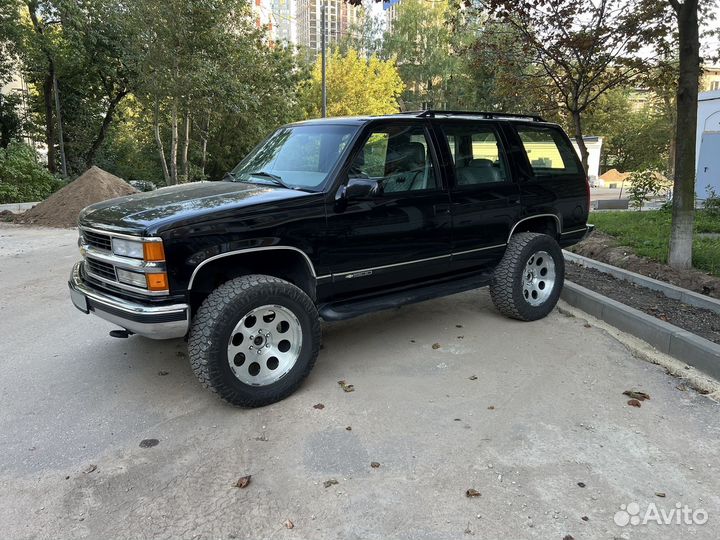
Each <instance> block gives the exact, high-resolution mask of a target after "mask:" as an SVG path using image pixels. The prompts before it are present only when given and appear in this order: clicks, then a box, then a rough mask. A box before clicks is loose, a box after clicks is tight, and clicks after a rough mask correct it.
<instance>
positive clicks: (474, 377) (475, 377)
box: [468, 375, 477, 381]
mask: <svg viewBox="0 0 720 540" xmlns="http://www.w3.org/2000/svg"><path fill="white" fill-rule="evenodd" d="M468 379H470V380H471V381H477V375H470V376H469V377H468Z"/></svg>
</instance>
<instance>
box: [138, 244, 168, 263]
mask: <svg viewBox="0 0 720 540" xmlns="http://www.w3.org/2000/svg"><path fill="white" fill-rule="evenodd" d="M143 255H144V258H145V260H146V261H149V262H161V261H164V260H165V250H164V249H163V245H162V242H146V243H145V244H143Z"/></svg>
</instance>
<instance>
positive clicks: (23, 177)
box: [0, 142, 62, 204]
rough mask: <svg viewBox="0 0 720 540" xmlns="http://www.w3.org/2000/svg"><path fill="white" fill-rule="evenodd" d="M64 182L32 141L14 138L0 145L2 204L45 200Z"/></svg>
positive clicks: (0, 198)
mask: <svg viewBox="0 0 720 540" xmlns="http://www.w3.org/2000/svg"><path fill="white" fill-rule="evenodd" d="M61 185H62V184H61V182H60V181H59V180H58V179H57V178H55V177H54V176H53V175H51V174H50V173H49V172H48V171H47V169H46V168H45V167H44V166H43V165H41V164H40V163H38V161H37V155H36V154H35V151H34V150H33V149H32V148H31V147H29V146H28V145H26V144H22V143H18V142H13V143H10V144H9V145H8V147H7V148H4V149H2V148H0V204H4V203H17V202H32V201H41V200H43V199H45V198H46V197H47V196H48V195H50V194H51V193H52V192H53V191H55V190H56V189H58V187H60V186H61Z"/></svg>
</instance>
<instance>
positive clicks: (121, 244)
mask: <svg viewBox="0 0 720 540" xmlns="http://www.w3.org/2000/svg"><path fill="white" fill-rule="evenodd" d="M112 252H113V254H114V255H120V256H121V257H132V258H133V259H142V258H143V243H142V242H134V241H133V240H123V239H121V238H113V239H112Z"/></svg>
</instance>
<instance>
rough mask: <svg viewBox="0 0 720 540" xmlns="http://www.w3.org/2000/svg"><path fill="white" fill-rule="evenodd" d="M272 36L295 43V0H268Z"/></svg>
mask: <svg viewBox="0 0 720 540" xmlns="http://www.w3.org/2000/svg"><path fill="white" fill-rule="evenodd" d="M269 4H270V11H271V15H270V18H271V20H272V33H271V34H272V38H273V39H274V40H276V41H286V42H288V43H292V44H294V45H295V44H297V33H298V32H297V31H298V24H297V4H298V2H297V0H269Z"/></svg>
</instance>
